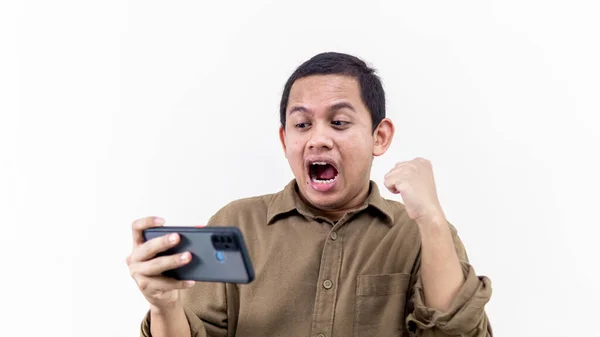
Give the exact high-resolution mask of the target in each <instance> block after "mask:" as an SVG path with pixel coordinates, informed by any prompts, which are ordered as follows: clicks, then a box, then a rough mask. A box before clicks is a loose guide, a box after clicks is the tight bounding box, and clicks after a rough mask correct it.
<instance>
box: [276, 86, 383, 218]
mask: <svg viewBox="0 0 600 337" xmlns="http://www.w3.org/2000/svg"><path fill="white" fill-rule="evenodd" d="M372 130H373V129H372V122H371V114H370V113H369V111H368V110H367V108H366V107H365V105H364V104H363V102H362V99H361V97H360V89H359V84H358V82H357V81H356V79H354V78H352V77H348V76H343V75H315V76H309V77H305V78H302V79H299V80H297V81H296V82H294V84H293V86H292V88H291V91H290V96H289V99H288V105H287V111H286V125H285V129H283V128H282V129H281V130H280V137H281V140H282V144H283V147H284V151H285V155H286V157H287V159H288V162H289V163H290V167H291V168H292V171H293V173H294V176H295V178H296V181H297V182H298V186H299V189H300V193H301V195H302V196H303V197H304V198H305V199H306V200H307V201H308V202H309V203H311V204H312V205H313V206H315V207H317V208H319V209H323V210H337V209H345V208H350V207H356V206H358V205H359V204H360V203H361V202H362V201H364V199H362V200H360V199H361V198H364V196H365V195H366V193H365V190H368V182H369V179H370V172H371V164H372V159H373V155H374V137H373V132H372Z"/></svg>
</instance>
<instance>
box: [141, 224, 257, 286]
mask: <svg viewBox="0 0 600 337" xmlns="http://www.w3.org/2000/svg"><path fill="white" fill-rule="evenodd" d="M171 233H178V234H179V236H180V242H179V244H178V245H177V246H175V247H172V248H169V249H168V250H166V251H164V252H162V253H160V254H158V255H157V256H165V255H173V254H178V253H183V252H186V251H188V252H190V253H191V254H192V260H191V261H190V262H188V263H187V264H186V265H184V266H181V267H178V268H175V269H171V270H167V271H165V272H164V273H163V275H164V276H167V277H171V278H174V279H177V280H194V281H204V282H228V283H250V282H252V281H253V280H254V269H253V268H252V263H251V261H250V256H249V255H248V250H247V249H246V244H245V242H244V238H243V236H242V232H241V231H240V230H239V228H237V227H174V226H165V227H153V228H148V229H146V230H144V232H143V235H144V240H145V241H148V240H151V239H154V238H157V237H160V236H164V235H167V234H171Z"/></svg>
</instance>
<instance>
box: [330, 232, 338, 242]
mask: <svg viewBox="0 0 600 337" xmlns="http://www.w3.org/2000/svg"><path fill="white" fill-rule="evenodd" d="M330 237H331V240H333V241H335V239H337V233H336V232H332V233H331V235H330Z"/></svg>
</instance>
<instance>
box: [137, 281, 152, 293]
mask: <svg viewBox="0 0 600 337" xmlns="http://www.w3.org/2000/svg"><path fill="white" fill-rule="evenodd" d="M137 284H138V288H140V290H141V291H146V290H148V287H149V285H150V282H148V281H147V280H138V282H137Z"/></svg>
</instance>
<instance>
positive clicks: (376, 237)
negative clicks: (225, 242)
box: [141, 180, 492, 337]
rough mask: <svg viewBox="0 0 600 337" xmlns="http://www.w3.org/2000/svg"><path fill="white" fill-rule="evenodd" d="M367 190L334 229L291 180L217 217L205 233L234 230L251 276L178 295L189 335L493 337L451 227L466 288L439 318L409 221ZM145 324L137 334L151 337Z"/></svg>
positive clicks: (481, 284)
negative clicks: (426, 294) (427, 299)
mask: <svg viewBox="0 0 600 337" xmlns="http://www.w3.org/2000/svg"><path fill="white" fill-rule="evenodd" d="M370 184H371V188H370V193H369V197H368V199H367V200H366V202H365V203H364V204H363V205H362V206H361V207H360V208H358V209H357V210H356V211H352V212H349V213H347V214H346V215H345V216H344V217H342V218H341V219H340V220H339V221H338V222H337V223H334V222H332V221H330V220H329V219H327V218H324V217H320V216H315V215H313V213H311V212H310V210H309V208H308V207H307V205H306V204H305V203H303V202H302V200H301V199H300V197H299V195H298V192H297V189H296V183H295V181H294V180H292V182H290V183H289V184H288V185H287V186H286V187H285V188H284V190H283V191H281V192H279V193H276V194H269V195H264V196H259V197H253V198H247V199H242V200H237V201H234V202H232V203H230V204H228V205H227V206H225V207H224V208H222V209H221V210H219V211H218V212H217V213H216V214H215V215H214V216H213V217H212V218H211V219H210V221H209V222H208V225H209V226H238V227H239V228H240V230H241V231H242V233H243V235H244V238H245V240H246V244H247V246H248V249H249V254H250V258H251V260H252V264H253V267H254V270H255V275H256V277H255V280H254V281H253V282H252V283H250V284H243V285H236V284H225V283H204V282H198V283H196V285H195V286H194V287H193V288H191V289H187V290H182V291H181V296H182V301H183V305H184V308H185V313H186V316H187V319H188V321H189V324H190V328H191V332H192V336H194V337H196V336H197V337H200V336H212V337H217V336H219V337H220V336H236V337H259V336H260V337H266V336H286V337H288V336H303V337H307V336H311V337H332V336H341V337H349V336H355V337H359V336H360V337H363V336H369V337H371V336H386V337H391V336H491V335H492V332H491V327H490V325H489V322H488V319H487V316H486V314H485V311H484V305H485V304H486V303H487V302H488V301H489V299H490V296H491V292H492V290H491V284H490V280H489V279H488V278H486V277H478V276H477V275H476V274H475V272H474V270H473V267H472V266H471V265H470V264H469V263H468V259H467V254H466V252H465V249H464V246H463V244H462V242H461V241H460V239H459V238H458V236H457V234H456V230H455V228H454V227H453V226H452V225H449V226H450V227H451V231H452V235H453V237H454V244H455V246H456V251H457V253H458V256H459V259H460V260H461V264H462V267H463V272H464V275H465V278H466V281H465V283H464V285H463V286H462V289H461V290H460V292H459V293H458V295H457V296H456V298H455V299H454V301H453V303H452V306H451V308H450V310H449V311H448V312H439V311H437V310H434V309H431V308H428V307H427V306H426V305H425V304H424V300H423V289H422V286H421V282H420V277H419V275H420V273H419V270H420V261H421V260H420V246H421V241H420V237H419V230H418V227H417V225H416V223H415V222H414V221H412V220H411V219H410V218H409V217H408V215H407V213H406V211H405V209H404V206H403V205H402V204H401V203H399V202H396V201H391V200H387V199H384V198H382V197H381V195H380V194H379V189H378V187H377V185H376V184H375V183H374V182H371V183H370ZM149 317H150V315H149V313H148V314H147V315H146V318H145V320H144V321H143V322H142V327H141V336H150V321H149Z"/></svg>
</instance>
